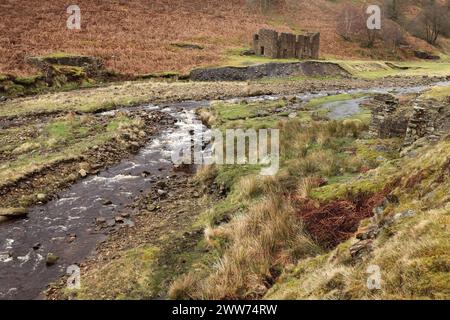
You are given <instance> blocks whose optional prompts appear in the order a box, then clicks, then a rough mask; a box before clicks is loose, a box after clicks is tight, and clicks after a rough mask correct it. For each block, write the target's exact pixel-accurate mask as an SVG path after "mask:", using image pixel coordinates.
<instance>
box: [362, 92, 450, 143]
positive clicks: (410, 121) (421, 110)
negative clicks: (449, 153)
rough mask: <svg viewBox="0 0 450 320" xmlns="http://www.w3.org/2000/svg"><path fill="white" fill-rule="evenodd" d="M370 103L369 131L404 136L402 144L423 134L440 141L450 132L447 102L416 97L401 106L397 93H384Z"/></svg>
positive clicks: (422, 136)
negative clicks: (419, 99)
mask: <svg viewBox="0 0 450 320" xmlns="http://www.w3.org/2000/svg"><path fill="white" fill-rule="evenodd" d="M367 107H369V108H370V109H371V110H372V122H371V124H370V127H369V132H370V135H371V136H372V137H376V138H393V137H400V138H403V139H404V142H403V147H408V146H411V145H412V144H414V142H416V141H417V140H419V139H423V138H425V139H427V140H428V141H431V142H432V141H438V140H440V139H441V138H443V137H444V136H445V135H447V134H449V133H450V103H448V102H438V101H434V100H427V101H414V102H413V103H412V104H408V105H407V106H403V107H402V106H400V104H399V101H398V99H396V98H395V97H394V96H392V95H389V94H383V95H377V96H375V97H374V99H373V100H372V101H371V102H370V103H368V105H367Z"/></svg>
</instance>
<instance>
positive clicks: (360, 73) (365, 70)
mask: <svg viewBox="0 0 450 320" xmlns="http://www.w3.org/2000/svg"><path fill="white" fill-rule="evenodd" d="M331 62H335V63H338V64H339V65H340V66H341V67H343V68H344V69H345V70H347V71H348V72H350V73H351V74H352V75H354V76H356V77H360V78H364V79H379V78H383V77H387V76H404V77H407V76H425V75H427V76H445V75H449V74H450V62H448V61H446V60H444V61H440V62H430V61H393V62H392V64H394V65H397V66H400V67H408V68H409V69H407V70H400V69H395V68H391V67H389V66H388V65H386V63H385V62H384V61H355V60H331Z"/></svg>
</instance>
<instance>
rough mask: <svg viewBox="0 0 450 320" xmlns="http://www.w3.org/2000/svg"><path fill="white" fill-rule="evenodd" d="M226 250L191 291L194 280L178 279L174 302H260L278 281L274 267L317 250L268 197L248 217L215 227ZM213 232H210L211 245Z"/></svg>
mask: <svg viewBox="0 0 450 320" xmlns="http://www.w3.org/2000/svg"><path fill="white" fill-rule="evenodd" d="M218 228H219V229H220V230H219V232H218V233H219V234H220V235H221V236H226V237H227V239H228V241H229V243H230V245H229V247H228V248H227V249H226V251H225V253H224V254H223V256H222V257H221V258H220V260H218V261H217V262H216V264H215V265H214V266H213V272H211V273H210V274H209V276H207V277H206V278H204V279H202V280H199V283H200V285H197V286H194V287H192V288H188V287H186V285H190V284H191V283H192V281H191V280H190V279H192V277H194V275H193V274H188V275H186V276H185V277H187V279H185V278H181V279H179V280H178V281H177V282H175V283H174V285H173V286H172V289H171V294H172V295H171V297H172V298H177V297H178V298H180V296H179V293H180V292H182V293H183V294H184V295H183V297H184V298H186V297H189V298H207V299H237V298H247V299H255V298H258V297H261V296H262V295H263V294H264V293H265V292H266V291H267V290H268V288H269V287H270V285H271V282H272V281H273V279H274V278H276V276H277V274H278V271H277V268H278V266H281V265H286V264H289V263H292V262H294V261H296V259H298V258H300V257H305V256H309V255H311V254H316V253H318V252H319V251H320V249H319V248H318V247H317V246H316V245H315V244H314V243H313V242H312V241H311V240H310V239H309V238H308V237H307V236H306V235H305V234H304V232H303V229H302V224H301V222H300V221H299V220H298V219H296V217H295V214H294V211H293V209H292V208H291V207H290V206H289V205H288V204H286V203H285V202H284V201H283V200H282V199H280V198H279V197H268V198H265V199H264V201H262V202H259V203H256V204H254V205H252V206H251V207H250V208H249V210H248V212H246V213H244V214H240V215H237V216H235V217H234V218H233V219H232V220H231V221H230V223H228V224H226V225H223V226H220V227H218ZM213 235H214V231H213V230H210V231H208V237H209V240H211V237H212V236H213Z"/></svg>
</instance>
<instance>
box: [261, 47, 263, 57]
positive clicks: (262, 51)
mask: <svg viewBox="0 0 450 320" xmlns="http://www.w3.org/2000/svg"><path fill="white" fill-rule="evenodd" d="M261 55H264V47H261Z"/></svg>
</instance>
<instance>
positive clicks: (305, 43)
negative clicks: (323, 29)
mask: <svg viewBox="0 0 450 320" xmlns="http://www.w3.org/2000/svg"><path fill="white" fill-rule="evenodd" d="M253 51H254V52H255V54H256V55H258V56H265V57H268V58H272V59H281V58H283V59H318V58H319V51H320V33H310V34H307V35H294V34H291V33H281V34H279V33H278V32H276V31H274V30H269V29H261V30H259V32H258V33H257V34H255V35H254V36H253Z"/></svg>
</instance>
